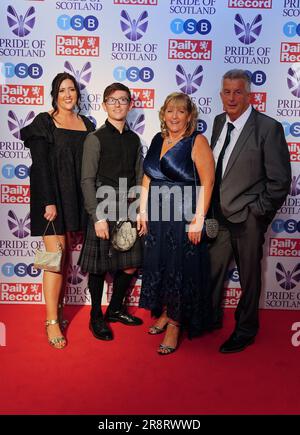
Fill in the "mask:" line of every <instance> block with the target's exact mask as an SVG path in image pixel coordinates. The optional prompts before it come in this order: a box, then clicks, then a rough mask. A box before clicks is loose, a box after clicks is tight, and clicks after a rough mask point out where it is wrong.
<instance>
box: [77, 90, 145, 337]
mask: <svg viewBox="0 0 300 435" xmlns="http://www.w3.org/2000/svg"><path fill="white" fill-rule="evenodd" d="M102 107H103V109H104V110H105V112H106V113H107V119H106V121H105V123H104V124H103V125H102V126H101V127H100V128H98V129H97V130H96V131H94V132H93V134H89V135H88V136H87V138H86V140H85V142H84V146H83V159H82V172H81V187H82V192H83V197H84V204H85V209H86V211H87V212H88V215H89V219H88V225H87V230H86V235H85V240H84V244H83V247H82V250H81V253H80V258H79V261H78V263H79V264H80V266H81V270H82V271H83V272H89V279H88V288H89V291H90V294H91V305H92V307H91V317H90V325H89V327H90V330H91V332H92V334H93V335H94V337H96V338H98V339H100V340H112V339H113V334H112V331H111V329H110V328H109V326H108V324H107V322H121V323H123V324H125V325H129V326H137V325H141V324H142V320H141V319H139V318H137V317H134V316H132V315H130V314H129V313H128V312H127V310H126V308H125V307H124V305H123V301H124V298H125V295H126V291H127V290H128V288H129V286H130V282H131V279H132V276H133V274H134V272H135V271H136V269H137V268H138V267H139V266H140V265H141V261H142V248H141V243H140V239H139V238H137V240H136V242H135V244H134V246H133V247H132V248H131V249H130V250H129V251H126V252H119V251H116V250H114V249H112V247H111V243H110V240H109V238H110V234H111V231H112V229H113V227H114V225H115V222H116V220H117V219H118V214H117V213H116V214H115V216H113V215H112V216H110V207H111V211H112V212H114V211H117V212H118V210H119V207H121V205H120V204H121V202H122V201H123V206H124V193H125V202H126V207H128V203H127V192H128V190H129V189H130V188H131V187H133V186H139V185H140V184H141V179H142V153H141V144H140V139H139V137H138V135H137V134H135V133H134V132H133V131H131V130H130V128H129V127H128V125H127V123H126V116H127V114H128V112H129V111H130V110H131V108H132V101H131V94H130V90H129V89H128V87H127V86H125V85H123V84H122V83H113V84H111V85H109V86H107V88H106V89H105V90H104V94H103V103H102ZM120 179H122V184H124V183H126V184H127V191H126V192H124V191H122V192H121V191H120V189H119V186H120V182H119V181H120ZM99 188H100V189H99ZM102 188H103V189H111V188H112V189H114V192H115V200H113V201H109V202H108V207H109V208H108V216H109V218H107V215H105V216H104V215H102V214H99V200H98V199H97V197H98V198H99V191H98V195H97V197H96V193H97V190H98V189H99V190H101V189H102ZM122 198H123V199H122ZM97 207H98V208H97ZM106 212H107V210H106ZM113 214H114V213H113ZM106 272H113V273H114V281H113V294H112V297H111V301H110V304H109V306H108V309H107V311H106V314H105V317H104V316H103V313H102V310H101V300H102V293H103V284H104V278H105V274H106Z"/></svg>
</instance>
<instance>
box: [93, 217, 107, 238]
mask: <svg viewBox="0 0 300 435" xmlns="http://www.w3.org/2000/svg"><path fill="white" fill-rule="evenodd" d="M95 233H96V236H97V237H100V239H103V240H108V239H109V227H108V223H107V221H105V220H104V221H99V222H96V223H95Z"/></svg>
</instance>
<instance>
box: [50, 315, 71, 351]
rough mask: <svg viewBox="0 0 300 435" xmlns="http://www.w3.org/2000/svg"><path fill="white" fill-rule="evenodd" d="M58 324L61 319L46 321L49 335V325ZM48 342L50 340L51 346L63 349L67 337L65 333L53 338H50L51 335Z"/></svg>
mask: <svg viewBox="0 0 300 435" xmlns="http://www.w3.org/2000/svg"><path fill="white" fill-rule="evenodd" d="M56 324H59V321H58V320H57V319H56V320H46V321H45V326H46V332H47V336H48V331H47V328H48V326H50V325H56ZM48 342H49V344H51V346H53V347H55V349H63V348H64V347H65V346H66V344H67V342H66V339H65V337H64V336H63V335H61V336H59V337H53V338H49V336H48ZM62 344H63V346H61V345H62ZM57 345H59V346H57Z"/></svg>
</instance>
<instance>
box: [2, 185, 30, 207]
mask: <svg viewBox="0 0 300 435" xmlns="http://www.w3.org/2000/svg"><path fill="white" fill-rule="evenodd" d="M0 202H1V204H29V202H30V189H29V186H28V185H20V184H1V185H0Z"/></svg>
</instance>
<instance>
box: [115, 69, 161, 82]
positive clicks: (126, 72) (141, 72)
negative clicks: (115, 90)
mask: <svg viewBox="0 0 300 435" xmlns="http://www.w3.org/2000/svg"><path fill="white" fill-rule="evenodd" d="M113 75H114V78H115V80H116V81H117V82H123V81H124V80H129V81H130V82H137V81H138V80H141V81H142V82H145V83H148V82H151V81H152V80H153V78H154V71H153V69H152V68H150V67H147V66H146V67H144V68H141V69H139V68H138V67H136V66H131V67H129V68H125V67H124V66H117V67H115V68H114V70H113Z"/></svg>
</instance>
